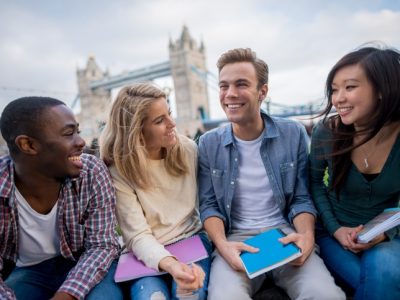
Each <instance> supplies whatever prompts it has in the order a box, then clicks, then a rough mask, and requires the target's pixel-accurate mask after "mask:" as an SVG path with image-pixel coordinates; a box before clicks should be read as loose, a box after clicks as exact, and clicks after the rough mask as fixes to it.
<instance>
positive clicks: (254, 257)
mask: <svg viewBox="0 0 400 300" xmlns="http://www.w3.org/2000/svg"><path fill="white" fill-rule="evenodd" d="M285 236H286V235H285V234H284V233H283V232H282V230H280V229H278V228H275V229H271V230H268V231H265V232H263V233H260V234H258V235H256V236H254V237H252V238H250V239H247V240H245V241H244V243H246V244H248V245H251V246H253V247H257V248H259V249H260V251H258V252H257V253H249V252H244V253H242V254H241V255H240V258H241V260H242V261H243V265H244V267H245V270H246V273H247V276H248V277H249V278H254V277H256V276H258V275H261V274H263V273H265V272H268V271H270V270H272V269H275V268H277V267H280V266H282V265H284V264H286V263H288V262H290V261H292V260H294V259H296V258H297V257H299V256H301V250H300V248H298V247H297V246H296V245H295V244H294V243H289V244H287V245H284V244H283V243H281V242H280V241H279V239H281V238H283V237H285Z"/></svg>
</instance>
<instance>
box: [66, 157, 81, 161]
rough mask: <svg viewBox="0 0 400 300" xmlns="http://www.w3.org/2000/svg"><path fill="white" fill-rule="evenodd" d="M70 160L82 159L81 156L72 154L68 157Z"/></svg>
mask: <svg viewBox="0 0 400 300" xmlns="http://www.w3.org/2000/svg"><path fill="white" fill-rule="evenodd" d="M68 159H69V160H72V161H81V157H80V156H70V157H68Z"/></svg>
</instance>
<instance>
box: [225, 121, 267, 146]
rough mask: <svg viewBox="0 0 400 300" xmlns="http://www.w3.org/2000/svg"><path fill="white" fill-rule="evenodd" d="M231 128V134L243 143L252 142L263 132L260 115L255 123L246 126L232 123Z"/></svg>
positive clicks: (262, 122)
mask: <svg viewBox="0 0 400 300" xmlns="http://www.w3.org/2000/svg"><path fill="white" fill-rule="evenodd" d="M232 128H233V134H234V135H235V136H236V137H237V138H239V139H241V140H244V141H253V140H255V139H256V138H258V137H259V136H260V135H261V133H262V132H263V131H264V121H263V119H262V117H261V115H260V116H259V118H257V120H256V121H255V122H251V123H246V124H240V123H232Z"/></svg>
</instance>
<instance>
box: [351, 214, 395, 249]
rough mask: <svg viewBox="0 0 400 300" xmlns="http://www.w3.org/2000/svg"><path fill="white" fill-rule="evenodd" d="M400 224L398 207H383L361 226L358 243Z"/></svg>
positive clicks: (368, 240) (369, 239) (365, 241)
mask: <svg viewBox="0 0 400 300" xmlns="http://www.w3.org/2000/svg"><path fill="white" fill-rule="evenodd" d="M398 225H400V207H395V208H388V209H385V210H384V211H383V212H382V213H380V214H379V215H377V216H376V217H375V218H373V219H372V220H371V221H369V222H368V223H367V224H365V225H364V226H363V229H362V230H361V231H360V232H359V233H358V236H357V242H358V243H368V242H370V241H371V240H373V239H374V238H376V237H377V236H378V235H380V234H382V233H384V232H385V231H387V230H389V229H392V228H394V227H396V226H398Z"/></svg>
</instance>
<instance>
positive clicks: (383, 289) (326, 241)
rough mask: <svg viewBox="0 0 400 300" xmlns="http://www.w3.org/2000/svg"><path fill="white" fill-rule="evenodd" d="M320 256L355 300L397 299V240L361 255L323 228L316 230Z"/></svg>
mask: <svg viewBox="0 0 400 300" xmlns="http://www.w3.org/2000/svg"><path fill="white" fill-rule="evenodd" d="M316 241H317V244H318V245H319V247H320V256H321V257H322V259H323V260H324V262H325V264H326V265H327V267H328V268H329V269H330V270H331V272H332V274H333V276H334V277H335V278H336V279H337V281H338V282H344V283H345V285H347V287H350V288H351V289H352V290H353V291H354V292H355V294H354V299H355V300H361V299H368V300H372V299H400V267H399V266H400V237H399V236H397V237H395V238H394V239H393V240H391V241H386V242H382V243H380V244H378V245H375V246H374V247H373V248H370V249H368V250H366V251H363V252H361V253H357V254H355V253H353V252H351V251H348V250H345V249H344V248H343V247H342V246H341V245H340V243H339V242H338V241H337V240H336V239H335V238H334V237H332V236H331V235H329V234H328V232H327V231H325V230H324V229H318V228H317V234H316Z"/></svg>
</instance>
